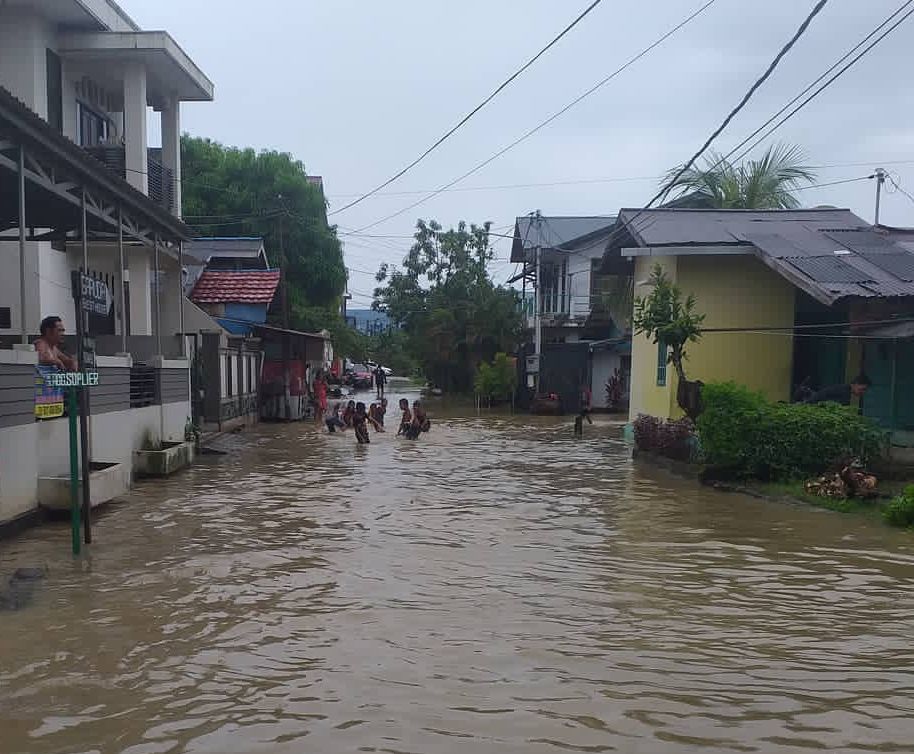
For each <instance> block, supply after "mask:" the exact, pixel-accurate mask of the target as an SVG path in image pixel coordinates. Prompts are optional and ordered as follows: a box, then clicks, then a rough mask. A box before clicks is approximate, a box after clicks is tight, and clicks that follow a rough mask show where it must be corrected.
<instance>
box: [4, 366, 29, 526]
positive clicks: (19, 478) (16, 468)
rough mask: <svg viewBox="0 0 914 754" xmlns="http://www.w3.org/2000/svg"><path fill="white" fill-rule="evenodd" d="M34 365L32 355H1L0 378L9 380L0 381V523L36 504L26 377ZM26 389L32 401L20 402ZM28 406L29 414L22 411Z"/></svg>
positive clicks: (27, 380)
mask: <svg viewBox="0 0 914 754" xmlns="http://www.w3.org/2000/svg"><path fill="white" fill-rule="evenodd" d="M36 363H37V354H36V353H35V352H34V351H13V350H10V351H7V350H4V351H0V378H2V377H7V378H9V379H0V407H2V408H4V409H6V410H3V411H2V412H0V413H2V414H3V418H5V421H0V523H2V522H4V521H9V520H10V519H13V518H16V517H17V516H19V515H21V514H23V513H28V512H29V511H30V510H33V509H34V508H35V505H36V504H37V501H38V433H37V426H38V425H37V423H36V422H35V419H34V375H33V374H32V375H31V377H30V376H29V374H30V370H32V371H33V370H34V367H35V364H36ZM17 386H18V387H17ZM29 386H31V387H32V396H33V397H32V400H31V401H28V400H26V401H23V400H22V397H23V396H22V393H23V392H26V391H25V388H28V387H29ZM3 393H5V395H4V394H3ZM14 402H15V404H16V405H15V407H14V406H13V405H12V404H13V403H14ZM23 403H24V404H25V406H23ZM29 405H31V407H32V409H31V411H27V410H24V409H27V408H28V406H29Z"/></svg>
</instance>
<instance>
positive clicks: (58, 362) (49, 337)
mask: <svg viewBox="0 0 914 754" xmlns="http://www.w3.org/2000/svg"><path fill="white" fill-rule="evenodd" d="M40 329H41V337H40V338H38V340H36V341H35V350H36V351H38V363H39V364H41V365H42V366H49V367H50V366H54V367H57V368H58V369H61V370H63V371H64V372H75V371H76V369H77V364H76V359H74V358H73V357H72V356H67V355H66V354H65V353H64V352H63V351H61V350H60V344H61V343H62V342H63V336H64V333H65V332H66V330H65V329H64V326H63V320H62V319H61V318H60V317H53V316H52V317H45V318H44V319H43V320H41V328H40Z"/></svg>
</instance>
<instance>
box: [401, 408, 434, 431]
mask: <svg viewBox="0 0 914 754" xmlns="http://www.w3.org/2000/svg"><path fill="white" fill-rule="evenodd" d="M429 427H431V422H430V421H429V419H428V415H427V414H426V413H425V408H423V406H422V404H421V403H420V402H419V401H415V402H414V403H413V416H412V421H411V422H410V424H409V427H408V428H407V430H406V431H405V432H404V433H403V434H405V435H406V436H407V437H408V438H409V439H410V440H416V439H418V437H419V435H420V434H422V433H423V432H428V430H429Z"/></svg>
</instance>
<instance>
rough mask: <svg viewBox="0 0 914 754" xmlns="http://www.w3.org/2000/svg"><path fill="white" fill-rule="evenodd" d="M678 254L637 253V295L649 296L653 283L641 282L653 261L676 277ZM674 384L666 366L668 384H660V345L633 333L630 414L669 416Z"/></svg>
mask: <svg viewBox="0 0 914 754" xmlns="http://www.w3.org/2000/svg"><path fill="white" fill-rule="evenodd" d="M678 261H679V260H678V257H636V258H635V272H634V277H635V296H637V297H643V296H647V295H648V294H650V292H651V288H650V286H647V285H639V283H643V282H644V281H646V280H647V279H648V278H649V277H650V274H651V270H652V269H653V267H654V265H656V264H659V265H660V266H661V267H663V269H664V271H665V272H666V274H667V275H668V276H669V277H670V278H671V279H673V280H675V279H676V268H677V262H678ZM672 384H673V371H672V369H669V368H668V370H667V384H666V386H663V387H661V386H658V385H657V346H656V345H655V344H654V343H653V342H651V341H650V340H648V338H647V337H646V336H644V335H634V336H633V337H632V376H631V395H630V397H629V418H630V419H631V420H634V419H636V418H637V417H638V414H648V415H649V416H662V417H668V416H670V413H671V411H672V410H673V407H674V404H675V403H676V401H675V393H673V392H671V391H670V386H671V385H672Z"/></svg>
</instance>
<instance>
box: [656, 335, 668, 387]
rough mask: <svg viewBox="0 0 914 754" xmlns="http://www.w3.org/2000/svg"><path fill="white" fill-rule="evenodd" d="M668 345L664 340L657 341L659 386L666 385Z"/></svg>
mask: <svg viewBox="0 0 914 754" xmlns="http://www.w3.org/2000/svg"><path fill="white" fill-rule="evenodd" d="M666 363H667V347H666V343H665V342H664V341H662V340H659V341H657V386H658V387H663V386H664V385H666Z"/></svg>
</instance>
